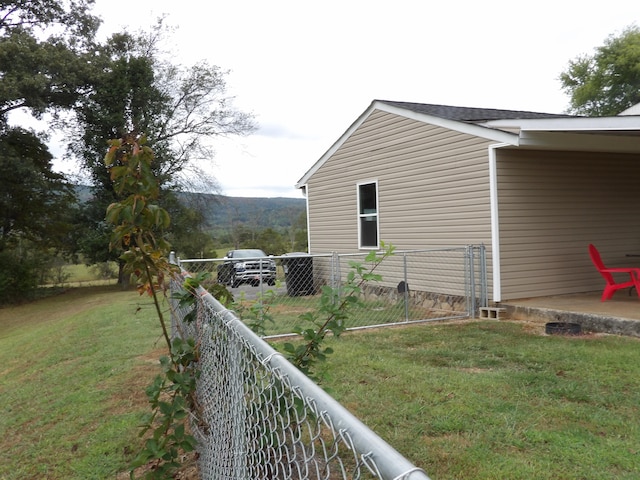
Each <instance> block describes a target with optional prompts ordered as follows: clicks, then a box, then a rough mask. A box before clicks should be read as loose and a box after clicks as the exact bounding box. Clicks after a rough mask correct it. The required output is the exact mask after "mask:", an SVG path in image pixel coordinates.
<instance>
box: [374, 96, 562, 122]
mask: <svg viewBox="0 0 640 480" xmlns="http://www.w3.org/2000/svg"><path fill="white" fill-rule="evenodd" d="M377 101H378V102H380V103H384V104H386V105H391V106H393V107H398V108H404V109H406V110H411V111H412V112H416V113H422V114H425V115H433V116H434V117H439V118H446V119H448V120H455V121H459V122H471V123H476V122H485V121H489V120H505V119H529V118H572V117H573V115H563V114H556V113H539V112H523V111H518V110H498V109H494V108H472V107H452V106H449V105H432V104H428V103H411V102H393V101H389V100H377Z"/></svg>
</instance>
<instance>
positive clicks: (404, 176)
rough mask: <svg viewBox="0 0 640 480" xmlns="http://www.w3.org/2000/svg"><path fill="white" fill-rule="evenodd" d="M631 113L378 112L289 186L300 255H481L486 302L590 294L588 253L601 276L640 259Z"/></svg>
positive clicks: (636, 145) (639, 126)
mask: <svg viewBox="0 0 640 480" xmlns="http://www.w3.org/2000/svg"><path fill="white" fill-rule="evenodd" d="M634 113H635V111H632V112H631V114H630V115H629V114H627V115H624V116H617V117H600V118H593V117H575V116H568V115H554V114H544V113H534V112H520V111H509V110H495V109H479V108H465V107H452V106H444V105H429V104H418V103H405V102H392V101H382V100H375V101H373V102H372V103H371V105H370V106H369V108H367V109H366V110H365V112H364V113H363V114H362V115H360V117H358V119H357V120H356V121H355V122H354V123H353V124H352V125H351V126H350V127H349V128H348V129H347V130H346V132H345V133H344V134H343V135H342V136H341V137H340V138H339V139H338V140H337V141H336V142H335V143H334V144H333V145H332V146H331V148H330V149H329V150H328V151H327V152H326V153H325V154H324V155H323V156H322V157H321V158H320V159H319V160H318V161H317V162H316V163H315V164H314V165H313V166H312V167H311V168H310V169H309V170H308V171H307V172H306V173H305V174H304V176H303V177H302V178H301V179H300V180H299V181H298V183H297V185H296V186H297V187H298V188H300V189H302V190H303V192H304V194H305V196H306V199H307V214H308V222H309V224H308V225H309V252H310V253H313V254H315V253H328V252H333V251H336V252H354V251H366V250H369V249H377V248H378V246H379V242H380V240H381V239H382V240H383V241H384V242H385V243H392V244H393V245H395V246H396V247H397V248H398V249H423V248H435V247H446V246H455V245H468V244H485V245H486V247H487V271H488V278H489V282H488V284H489V300H490V301H493V302H502V301H507V300H512V299H518V298H526V297H536V296H547V295H552V294H568V293H578V292H586V291H595V290H599V289H601V288H602V279H601V277H600V276H599V274H598V273H597V271H596V270H595V268H594V267H593V265H592V264H591V261H590V259H589V255H588V252H587V246H588V244H589V243H594V244H595V245H596V246H597V247H598V248H599V250H600V252H601V253H602V255H603V259H604V261H605V263H606V264H608V265H610V266H615V265H625V264H626V265H628V264H630V263H631V262H630V261H631V260H634V259H632V258H626V257H625V254H627V253H640V195H639V193H640V116H639V115H637V114H634ZM636 260H637V261H639V262H640V259H636ZM638 266H640V263H638Z"/></svg>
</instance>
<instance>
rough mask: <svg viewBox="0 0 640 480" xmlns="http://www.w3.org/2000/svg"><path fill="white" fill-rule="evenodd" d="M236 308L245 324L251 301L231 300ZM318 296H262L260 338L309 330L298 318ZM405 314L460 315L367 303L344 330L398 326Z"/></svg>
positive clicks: (383, 302)
mask: <svg viewBox="0 0 640 480" xmlns="http://www.w3.org/2000/svg"><path fill="white" fill-rule="evenodd" d="M235 300H236V302H237V303H238V305H236V307H235V308H234V311H235V312H236V314H237V315H238V316H239V317H240V318H242V319H243V320H245V322H247V323H249V318H250V314H249V309H250V306H251V305H253V304H254V303H255V299H251V300H245V299H243V297H242V296H240V297H239V298H236V299H235ZM319 302H320V295H311V296H294V297H292V296H288V295H286V294H279V295H275V296H273V297H271V296H269V295H268V294H267V295H265V303H266V309H267V314H268V316H269V317H271V321H265V322H264V327H265V332H264V335H279V334H286V333H291V332H293V331H294V327H296V326H302V327H309V324H308V323H304V322H302V321H301V320H300V315H302V314H303V313H306V312H312V311H314V310H315V309H317V308H318V305H319ZM406 313H408V314H409V320H410V321H412V320H424V319H428V318H434V317H443V316H455V315H456V314H457V315H461V316H462V315H464V314H463V313H461V312H443V311H439V310H430V309H427V308H423V307H420V306H416V305H412V306H411V307H410V308H409V309H408V311H405V306H404V303H403V302H402V301H397V302H391V301H386V300H367V301H364V302H363V304H362V305H361V306H360V305H358V306H354V307H352V308H351V310H350V315H349V319H348V320H347V321H346V322H345V325H346V327H347V328H357V327H365V326H371V325H381V324H389V323H402V322H405V321H406Z"/></svg>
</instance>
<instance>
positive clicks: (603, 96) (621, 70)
mask: <svg viewBox="0 0 640 480" xmlns="http://www.w3.org/2000/svg"><path fill="white" fill-rule="evenodd" d="M560 82H561V83H562V88H563V90H564V91H565V92H566V93H567V94H569V95H570V96H571V102H570V107H569V109H568V110H569V112H571V113H574V114H579V115H587V116H596V117H598V116H610V115H617V114H618V113H620V112H621V111H623V110H625V109H627V108H629V107H631V106H633V105H635V104H637V103H640V28H638V27H637V26H631V27H628V28H627V29H625V30H624V31H623V32H622V33H621V34H620V35H619V36H617V37H616V36H613V35H612V36H609V37H608V38H607V39H606V40H605V42H604V45H602V46H600V47H597V48H596V52H595V53H594V54H593V55H592V56H589V55H582V56H579V57H578V58H576V59H575V60H572V61H570V62H569V66H568V68H567V70H566V71H565V72H563V73H562V74H561V75H560Z"/></svg>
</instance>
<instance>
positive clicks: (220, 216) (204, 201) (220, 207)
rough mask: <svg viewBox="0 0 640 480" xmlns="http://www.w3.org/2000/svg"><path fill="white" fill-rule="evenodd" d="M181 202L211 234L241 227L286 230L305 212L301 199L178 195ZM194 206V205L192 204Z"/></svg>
mask: <svg viewBox="0 0 640 480" xmlns="http://www.w3.org/2000/svg"><path fill="white" fill-rule="evenodd" d="M180 198H181V200H182V201H184V202H185V203H187V204H188V205H191V206H193V207H195V208H197V209H198V210H201V211H203V212H204V213H205V219H206V222H207V226H208V227H209V228H211V229H213V230H217V229H219V228H222V229H227V228H229V227H230V226H232V225H237V224H244V225H246V226H247V227H249V228H251V229H253V230H263V229H265V228H269V227H271V228H273V229H275V230H283V229H286V228H288V227H290V226H291V225H292V224H293V223H295V221H296V220H297V219H298V218H299V217H300V214H302V213H303V212H304V211H305V209H306V201H305V199H304V198H286V197H276V198H252V197H227V196H224V195H214V194H208V193H181V194H180ZM194 202H195V203H194Z"/></svg>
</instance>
